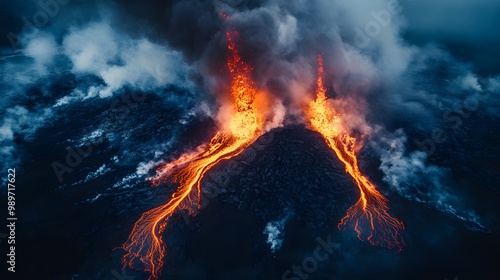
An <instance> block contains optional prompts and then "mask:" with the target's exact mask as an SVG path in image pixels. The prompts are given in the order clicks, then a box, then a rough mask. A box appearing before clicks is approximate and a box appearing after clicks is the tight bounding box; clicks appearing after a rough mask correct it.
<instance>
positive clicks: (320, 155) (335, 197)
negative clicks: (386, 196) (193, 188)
mask: <svg viewBox="0 0 500 280" xmlns="http://www.w3.org/2000/svg"><path fill="white" fill-rule="evenodd" d="M202 189H203V192H204V195H203V199H202V205H208V204H209V203H210V202H211V201H213V200H215V201H219V202H221V203H224V204H230V205H234V206H236V207H237V209H238V210H247V209H249V210H251V211H252V212H253V213H254V214H255V215H256V217H257V218H258V219H260V220H263V221H271V220H275V219H279V218H280V217H282V216H284V215H286V214H284V213H283V212H284V211H285V209H288V210H292V211H293V212H294V213H295V215H294V216H295V218H296V219H297V220H298V221H303V222H305V223H306V225H307V226H308V227H310V228H320V227H322V226H323V225H325V223H337V222H338V220H339V219H340V218H341V217H342V216H343V215H345V212H346V210H347V208H348V207H349V206H351V205H353V204H354V203H355V202H356V198H357V197H358V194H359V192H358V189H357V187H356V185H355V184H354V182H353V180H352V178H351V177H350V176H349V175H348V174H347V173H346V172H345V166H344V165H343V163H342V162H340V160H339V159H338V158H337V157H336V155H335V154H334V152H333V151H332V150H331V149H330V148H329V147H328V146H327V144H326V142H325V141H324V139H323V138H322V136H321V135H320V134H318V133H317V132H314V131H311V130H308V129H306V128H304V127H302V126H289V127H286V128H278V129H274V130H272V131H270V132H268V133H267V134H265V135H263V136H262V137H260V138H259V139H257V141H255V143H253V144H252V145H251V146H250V147H249V148H247V149H246V150H245V151H244V152H242V153H241V154H240V155H238V156H236V157H234V158H233V159H231V160H228V161H224V162H221V163H220V164H219V165H218V166H216V167H214V168H213V169H212V170H211V171H209V172H208V174H207V176H206V179H205V180H204V181H203V187H202Z"/></svg>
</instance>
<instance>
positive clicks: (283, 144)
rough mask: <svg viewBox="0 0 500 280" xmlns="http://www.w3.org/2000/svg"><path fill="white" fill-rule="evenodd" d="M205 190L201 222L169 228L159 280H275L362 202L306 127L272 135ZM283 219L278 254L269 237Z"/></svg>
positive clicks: (176, 219)
mask: <svg viewBox="0 0 500 280" xmlns="http://www.w3.org/2000/svg"><path fill="white" fill-rule="evenodd" d="M201 189H202V196H201V209H199V210H198V211H199V212H198V213H196V214H197V215H196V216H191V215H189V214H188V212H186V211H184V212H183V211H182V210H181V211H179V212H177V213H176V214H174V216H173V217H172V220H170V222H169V224H168V226H167V228H166V229H165V233H164V234H163V238H164V240H165V243H166V245H167V252H166V259H165V267H164V269H163V271H162V273H161V277H160V279H256V278H257V279H277V278H279V277H281V274H282V273H283V271H286V269H287V266H290V263H293V262H294V261H297V262H298V261H300V259H297V256H298V255H299V252H301V251H302V250H306V249H308V248H311V247H312V248H314V246H313V245H314V242H315V239H316V237H317V236H325V237H326V236H327V235H328V234H329V233H332V232H336V231H337V224H338V223H339V221H340V219H341V218H342V217H343V216H344V215H345V213H346V211H347V209H348V208H349V207H350V206H351V205H353V204H354V203H355V202H356V200H357V197H359V191H358V188H357V187H356V185H355V184H354V183H353V181H352V178H351V177H350V176H349V175H348V174H347V173H346V172H345V167H344V166H343V163H342V162H340V160H338V159H337V158H336V156H335V154H334V153H333V151H331V150H330V149H329V148H328V146H327V144H326V143H325V141H324V139H323V138H322V136H321V135H320V134H319V133H317V132H314V131H311V130H309V129H306V128H305V127H303V126H287V127H284V128H277V129H273V130H271V131H269V132H267V133H266V134H264V135H263V136H261V137H260V138H258V139H257V140H256V141H255V142H254V143H253V144H252V145H250V146H249V147H248V148H247V149H246V150H245V151H244V152H242V153H241V154H240V155H238V156H236V157H234V158H231V159H230V160H225V161H222V162H220V163H219V164H217V165H216V166H214V167H213V168H212V169H211V170H210V171H208V172H207V174H206V176H205V177H204V179H203V180H202V182H201ZM284 217H287V220H289V221H288V222H287V225H286V227H284V232H283V237H284V238H286V241H285V242H284V244H283V247H282V250H280V252H279V253H278V254H272V252H271V251H270V249H269V245H268V244H266V242H265V239H266V237H265V236H264V235H263V230H264V228H265V226H266V223H268V222H270V221H275V220H280V219H283V218H284ZM235 236H236V237H237V238H234V237H235ZM200 260H209V261H208V262H200ZM228 267H230V269H228ZM252 267H253V268H256V269H249V268H252ZM330 269H333V268H330ZM141 275H142V274H141ZM144 275H147V274H144ZM319 275H321V273H320V274H319Z"/></svg>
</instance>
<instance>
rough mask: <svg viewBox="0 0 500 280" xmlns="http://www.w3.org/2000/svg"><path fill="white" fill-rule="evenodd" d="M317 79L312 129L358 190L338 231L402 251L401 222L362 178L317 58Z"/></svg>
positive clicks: (310, 114)
mask: <svg viewBox="0 0 500 280" xmlns="http://www.w3.org/2000/svg"><path fill="white" fill-rule="evenodd" d="M318 64H319V66H318V78H317V89H316V99H315V100H313V101H312V102H311V103H310V104H309V107H308V108H307V110H306V116H307V118H308V119H309V121H310V125H311V126H312V128H313V129H314V130H315V131H317V132H319V133H320V134H321V135H322V136H323V138H324V139H325V141H326V143H327V144H328V146H329V147H330V148H331V149H332V150H333V151H334V152H335V154H336V155H337V157H338V158H339V159H340V161H342V162H343V163H344V165H345V167H346V172H347V173H348V174H349V175H351V176H352V178H353V179H354V182H355V183H356V185H357V186H358V188H359V192H360V197H359V200H358V201H357V202H356V204H354V205H353V206H351V207H350V208H349V209H348V210H347V214H346V215H345V217H343V218H342V219H341V220H340V223H339V225H338V227H339V229H341V228H345V227H352V228H353V229H354V231H356V233H357V236H358V238H359V239H360V240H368V242H369V243H370V244H372V245H376V246H383V247H387V248H390V249H393V248H396V249H397V250H398V251H400V250H402V247H403V245H404V241H403V238H402V236H401V234H400V232H401V231H402V230H404V224H403V222H401V221H399V220H398V219H396V218H394V217H392V216H391V215H390V214H389V206H388V204H387V202H388V200H387V198H385V197H384V196H383V195H382V194H381V193H380V192H379V191H378V190H377V189H376V188H375V185H374V184H373V183H372V182H370V180H368V178H367V177H366V176H364V175H363V174H362V173H361V171H360V169H359V165H358V159H357V157H356V138H354V137H352V136H350V135H349V134H348V133H347V130H346V129H344V128H343V127H342V123H341V116H340V115H339V114H338V113H337V112H336V111H335V109H334V108H333V106H332V105H331V103H329V102H328V101H329V100H328V98H327V96H326V88H325V86H324V84H323V75H324V70H323V58H322V57H321V56H318Z"/></svg>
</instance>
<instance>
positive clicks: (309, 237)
mask: <svg viewBox="0 0 500 280" xmlns="http://www.w3.org/2000/svg"><path fill="white" fill-rule="evenodd" d="M221 13H224V14H226V15H228V16H229V17H228V18H226V19H224V17H223V16H221V15H220V14H221ZM499 28H500V1H495V0H477V1H466V0H439V1H429V0H420V1H410V0H400V1H396V0H364V1H363V0H349V1H347V0H311V1H302V0H299V1H287V0H267V1H264V0H255V1H250V0H248V1H245V0H224V1H201V0H183V1H149V0H148V1H131V0H126V1H110V0H103V1H83V0H69V1H68V0H42V1H34V0H21V1H10V2H8V1H3V3H2V4H1V6H0V34H1V39H0V71H1V72H0V81H1V82H0V92H1V93H0V103H1V104H2V105H3V109H2V110H0V157H1V164H0V166H1V170H2V175H1V176H2V177H1V178H2V187H1V188H0V190H1V194H2V200H1V201H2V208H3V210H2V213H4V214H3V216H2V217H3V221H4V222H3V223H5V225H3V226H2V229H1V230H0V241H1V243H0V249H1V250H0V251H1V255H2V263H3V264H2V273H1V275H2V279H118V280H119V279H130V280H132V279H136V280H138V279H148V277H149V276H150V274H149V273H148V272H145V271H142V270H141V269H135V270H134V269H131V268H130V267H126V268H123V266H122V265H121V258H122V257H123V255H124V254H125V253H126V252H125V251H124V249H123V248H120V247H121V246H122V244H124V242H125V241H126V240H127V237H128V236H129V234H130V233H131V231H132V228H133V226H134V223H135V222H136V221H137V220H138V219H139V218H140V217H141V215H142V213H144V212H146V211H148V210H150V209H152V208H155V207H157V206H160V205H163V204H165V203H166V202H167V201H169V199H170V198H171V196H172V194H173V193H174V192H175V190H176V187H177V186H176V185H175V184H174V183H172V182H164V183H162V184H161V185H160V186H157V187H154V186H152V185H151V183H150V182H149V181H148V178H151V177H153V176H155V172H156V170H157V168H158V167H160V166H163V165H165V164H167V163H169V162H172V161H173V160H175V159H177V158H179V157H180V156H181V155H183V154H188V153H190V152H192V151H196V150H197V149H198V148H197V147H200V145H203V144H206V143H208V142H209V141H210V139H211V138H212V136H213V135H215V134H216V133H217V131H219V130H221V129H224V128H226V127H227V123H228V113H227V112H228V106H227V104H228V100H229V97H228V96H229V95H228V91H229V84H230V74H229V73H228V70H227V58H228V47H227V37H226V31H228V30H229V31H236V32H237V38H236V46H237V50H238V52H239V55H240V56H241V59H242V61H244V62H245V63H247V64H248V65H250V67H251V79H252V81H253V83H254V85H255V87H256V88H257V89H258V90H259V92H262V93H263V95H264V96H265V98H264V99H258V102H259V110H262V112H265V113H263V120H264V123H263V125H262V134H261V135H259V136H260V137H259V138H258V139H257V140H256V141H255V142H253V143H252V144H251V145H250V146H249V147H248V148H247V149H246V151H244V152H242V153H241V154H239V155H238V156H236V157H234V158H232V159H231V160H224V161H221V162H220V163H219V164H217V165H215V166H214V167H213V168H212V169H211V170H210V171H208V173H207V174H206V175H205V176H204V177H203V180H202V181H201V189H202V192H203V196H202V199H201V209H199V210H197V211H196V215H195V216H189V215H188V214H187V213H186V211H185V210H182V211H177V212H176V213H175V214H174V215H173V216H172V217H171V218H170V220H169V223H168V226H167V228H166V230H165V232H164V233H163V235H162V236H163V240H164V241H165V244H166V245H167V249H166V257H165V258H163V261H164V263H165V265H164V267H163V268H162V272H161V275H160V278H159V279H206V280H212V279H214V280H223V279H266V280H267V279H269V280H271V279H289V280H298V279H302V280H303V279H318V280H320V279H441V280H444V279H457V280H463V279H499V278H500V269H499V268H498V264H497V262H496V257H497V256H496V255H497V254H496V251H497V250H498V249H500V234H499V230H500V228H499V226H498V225H499V222H500V217H499V216H498V213H500V206H499V204H498V201H499V199H500V186H499V184H500V164H499V163H498V158H499V157H500V147H499V145H498V143H499V141H500V138H499V135H500V134H499V127H500V36H499V35H498V34H499ZM318 56H322V58H323V64H324V85H325V88H326V95H327V96H328V97H329V98H330V99H329V101H328V102H329V103H328V104H329V106H332V107H334V108H335V109H336V111H337V113H338V114H339V116H340V119H341V123H342V126H343V128H344V129H345V130H346V131H348V132H349V134H351V135H353V136H355V137H356V138H357V139H358V140H359V141H358V144H359V145H358V146H357V149H356V153H357V155H358V160H359V166H360V169H361V171H362V172H363V174H364V175H366V176H367V177H368V178H370V180H371V181H372V182H373V183H374V185H375V186H376V187H377V189H378V190H379V191H380V192H381V193H382V194H383V195H384V196H385V197H386V198H387V199H388V205H389V206H390V210H389V212H390V214H391V215H392V216H393V217H396V218H397V219H399V220H401V221H402V222H403V223H404V225H405V230H404V231H402V237H403V239H404V243H405V246H404V247H403V250H402V251H401V252H397V251H396V250H391V249H387V248H384V247H379V246H371V245H370V244H369V242H367V241H361V240H359V239H358V238H357V237H356V233H355V232H354V231H353V230H352V229H346V230H343V229H341V230H339V229H338V227H337V225H338V223H339V221H340V219H341V218H342V217H343V216H345V214H346V211H347V209H348V208H349V207H350V206H351V205H353V204H354V203H355V202H356V200H357V198H358V197H359V195H360V193H359V190H358V188H357V187H356V184H355V183H354V182H353V180H352V178H351V177H350V176H349V175H348V174H347V173H346V172H345V167H344V166H343V164H342V162H341V161H340V160H339V159H338V158H337V157H336V155H335V153H334V152H333V151H332V150H331V149H330V148H329V147H328V146H327V143H326V142H325V139H324V138H323V137H322V136H321V135H320V134H319V133H318V132H315V131H313V130H312V129H311V127H310V124H309V122H308V119H307V116H306V114H305V113H304V108H305V106H306V104H308V102H310V101H311V100H312V99H313V98H314V93H315V90H316V79H317V75H318V74H317V68H318ZM262 108H263V109H262ZM9 169H15V175H16V177H15V178H16V180H15V186H16V188H15V191H14V192H15V216H16V217H17V221H16V223H15V224H16V227H15V242H16V244H15V245H16V246H15V247H16V250H15V254H16V258H15V270H16V272H15V273H12V272H11V271H8V270H7V268H8V267H9V264H8V263H7V262H6V261H5V260H6V259H7V261H8V258H9V256H6V255H7V254H8V253H9V252H10V248H9V246H10V245H8V244H7V243H8V240H9V239H8V237H9V235H12V232H11V231H10V229H9V228H7V227H6V226H7V225H8V224H9V222H10V221H6V218H7V217H9V216H8V215H10V214H9V212H8V211H7V207H8V196H12V195H9V192H8V183H9V182H8V180H9V177H8V173H9V172H10V171H9ZM364 226H368V225H364ZM325 242H326V243H328V242H330V243H329V244H330V245H331V246H330V247H328V246H326V245H325V244H326V243H325ZM318 246H319V247H318ZM325 246H326V247H325ZM316 248H322V249H321V250H324V252H326V253H327V257H325V259H324V260H318V257H317V256H315V252H316V251H315V249H316ZM312 259H314V260H315V261H313V262H311V260H312ZM6 263H7V264H6ZM294 267H297V269H299V270H300V269H301V270H300V271H298V270H297V269H294ZM3 275H5V276H6V278H5V277H4V276H3Z"/></svg>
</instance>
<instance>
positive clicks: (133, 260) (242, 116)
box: [122, 31, 262, 279]
mask: <svg viewBox="0 0 500 280" xmlns="http://www.w3.org/2000/svg"><path fill="white" fill-rule="evenodd" d="M237 35H238V33H237V32H236V31H228V32H226V38H227V41H228V51H229V58H228V60H227V67H228V69H229V73H230V77H231V85H230V94H231V98H230V100H231V102H232V107H233V108H232V114H231V116H230V118H229V124H228V125H227V127H228V128H227V129H225V130H220V131H219V132H217V133H216V135H215V136H214V137H213V138H212V139H211V141H210V142H209V143H208V144H206V145H202V146H200V147H198V149H197V151H195V152H190V153H187V154H184V155H182V156H181V157H179V158H178V159H177V160H175V161H173V162H170V163H168V164H166V165H164V166H162V167H160V168H158V170H157V175H156V176H155V177H153V178H152V179H151V181H152V183H153V184H154V185H156V186H158V185H159V184H160V183H162V182H165V181H167V180H168V179H170V180H172V181H173V182H174V183H176V184H178V188H177V190H176V192H175V193H174V194H173V195H172V198H171V200H170V201H169V202H168V203H167V204H165V205H162V206H159V207H157V208H154V209H151V210H149V211H147V212H145V213H144V214H143V215H142V216H141V218H140V219H139V220H138V221H137V222H136V223H135V225H134V227H133V229H132V232H131V234H130V236H129V238H128V240H127V241H126V242H125V243H124V244H123V245H122V248H123V249H124V250H125V251H127V252H126V254H125V255H124V256H123V259H122V263H123V265H124V266H129V267H131V268H137V269H142V270H144V271H147V272H149V273H150V274H151V276H150V279H157V278H158V276H159V274H160V272H161V269H162V267H163V264H164V263H163V259H164V257H165V250H166V245H165V244H164V241H163V237H162V235H163V232H164V230H165V228H166V227H167V223H168V220H169V218H170V217H171V216H172V215H173V213H174V212H175V211H177V210H188V211H189V212H190V213H191V214H194V212H193V210H194V209H195V207H199V202H200V201H199V200H200V191H201V190H200V182H201V180H202V179H203V176H204V175H205V174H206V172H207V171H208V170H210V168H212V167H213V166H214V165H216V164H217V163H219V162H220V161H222V160H225V159H229V158H232V157H234V156H236V155H238V154H239V153H241V152H242V151H243V150H244V149H245V148H246V147H248V146H249V145H250V144H251V143H253V142H254V141H255V140H256V139H257V137H259V136H260V135H261V134H262V129H261V127H262V118H261V116H260V114H259V112H258V110H257V107H256V104H255V102H254V101H255V96H256V94H257V89H256V87H255V85H254V83H253V81H252V78H251V72H252V68H251V67H250V66H249V65H248V64H246V63H245V62H243V61H242V60H241V57H240V55H239V53H238V50H237V46H236V43H235V39H236V38H235V37H236V36H237Z"/></svg>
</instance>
